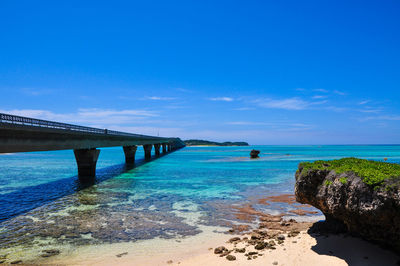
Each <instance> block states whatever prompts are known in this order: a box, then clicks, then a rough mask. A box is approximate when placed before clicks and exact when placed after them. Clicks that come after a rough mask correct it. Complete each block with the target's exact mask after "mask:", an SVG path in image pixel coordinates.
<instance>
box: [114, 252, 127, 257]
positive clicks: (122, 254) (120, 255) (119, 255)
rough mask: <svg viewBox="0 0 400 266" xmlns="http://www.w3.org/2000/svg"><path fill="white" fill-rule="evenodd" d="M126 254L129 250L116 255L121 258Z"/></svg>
mask: <svg viewBox="0 0 400 266" xmlns="http://www.w3.org/2000/svg"><path fill="white" fill-rule="evenodd" d="M124 255H128V252H124V253H121V254H117V255H115V256H117V257H118V258H121V257H122V256H124Z"/></svg>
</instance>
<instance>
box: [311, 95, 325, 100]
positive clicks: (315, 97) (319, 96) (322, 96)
mask: <svg viewBox="0 0 400 266" xmlns="http://www.w3.org/2000/svg"><path fill="white" fill-rule="evenodd" d="M312 98H313V99H325V98H328V96H326V95H315V96H313V97H312Z"/></svg>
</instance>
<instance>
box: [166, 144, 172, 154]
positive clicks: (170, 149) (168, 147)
mask: <svg viewBox="0 0 400 266" xmlns="http://www.w3.org/2000/svg"><path fill="white" fill-rule="evenodd" d="M170 151H172V146H171V144H170V143H168V144H167V152H170Z"/></svg>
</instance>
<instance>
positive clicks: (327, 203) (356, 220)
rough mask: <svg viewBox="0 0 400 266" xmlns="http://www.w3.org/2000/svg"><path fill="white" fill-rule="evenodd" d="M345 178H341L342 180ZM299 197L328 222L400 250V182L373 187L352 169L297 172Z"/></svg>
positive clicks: (303, 170)
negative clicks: (321, 214)
mask: <svg viewBox="0 0 400 266" xmlns="http://www.w3.org/2000/svg"><path fill="white" fill-rule="evenodd" d="M341 179H342V180H343V179H344V180H346V182H341V181H340V180H341ZM295 194H296V200H297V201H298V202H300V203H304V204H310V205H313V206H314V207H316V208H318V209H320V210H321V211H322V212H323V213H324V215H325V217H326V224H328V225H330V227H331V228H334V230H336V231H343V230H347V231H348V232H350V233H351V234H353V235H358V236H361V237H363V238H364V239H366V240H370V241H372V242H375V243H378V244H381V245H383V246H386V247H391V248H393V249H394V250H396V251H397V252H400V186H399V184H392V185H391V186H390V189H387V186H386V185H385V184H384V185H382V186H379V187H375V188H372V187H370V186H368V185H367V184H365V183H364V182H363V180H362V179H361V178H360V177H358V176H357V175H355V174H354V173H352V172H346V173H342V174H337V173H336V172H335V171H334V170H328V169H324V170H318V169H309V170H305V169H304V168H302V167H301V165H300V166H299V170H298V171H297V172H296V185H295Z"/></svg>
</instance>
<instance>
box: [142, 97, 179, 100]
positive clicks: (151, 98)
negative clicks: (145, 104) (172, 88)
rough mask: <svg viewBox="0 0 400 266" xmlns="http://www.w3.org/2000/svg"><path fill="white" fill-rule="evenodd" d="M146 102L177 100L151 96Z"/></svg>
mask: <svg viewBox="0 0 400 266" xmlns="http://www.w3.org/2000/svg"><path fill="white" fill-rule="evenodd" d="M145 99H146V100H153V101H171V100H175V99H176V98H174V97H158V96H149V97H145Z"/></svg>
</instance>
